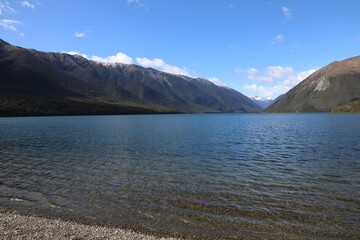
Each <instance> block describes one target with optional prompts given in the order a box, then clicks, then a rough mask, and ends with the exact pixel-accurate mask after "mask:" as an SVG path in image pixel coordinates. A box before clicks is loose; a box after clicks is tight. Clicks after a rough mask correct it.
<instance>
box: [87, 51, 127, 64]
mask: <svg viewBox="0 0 360 240" xmlns="http://www.w3.org/2000/svg"><path fill="white" fill-rule="evenodd" d="M91 60H93V61H96V62H102V63H125V64H132V63H133V60H132V58H131V57H129V56H128V55H126V54H125V53H122V52H118V53H117V54H116V55H114V56H108V57H105V58H102V57H98V56H92V57H91Z"/></svg>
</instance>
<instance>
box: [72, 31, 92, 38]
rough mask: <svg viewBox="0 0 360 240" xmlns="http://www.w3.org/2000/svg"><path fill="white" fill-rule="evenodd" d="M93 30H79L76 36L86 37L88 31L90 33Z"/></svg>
mask: <svg viewBox="0 0 360 240" xmlns="http://www.w3.org/2000/svg"><path fill="white" fill-rule="evenodd" d="M90 32H91V31H89V30H86V31H84V32H79V31H76V32H75V36H76V37H78V38H84V37H85V36H86V35H87V34H88V33H90Z"/></svg>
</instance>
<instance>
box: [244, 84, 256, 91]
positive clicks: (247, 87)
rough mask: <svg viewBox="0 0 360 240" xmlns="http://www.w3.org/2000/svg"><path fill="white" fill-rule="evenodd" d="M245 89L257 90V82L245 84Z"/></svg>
mask: <svg viewBox="0 0 360 240" xmlns="http://www.w3.org/2000/svg"><path fill="white" fill-rule="evenodd" d="M243 89H247V90H257V85H256V84H252V85H245V86H243Z"/></svg>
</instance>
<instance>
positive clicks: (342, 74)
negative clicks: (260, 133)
mask: <svg viewBox="0 0 360 240" xmlns="http://www.w3.org/2000/svg"><path fill="white" fill-rule="evenodd" d="M359 98H360V56H358V57H353V58H349V59H345V60H342V61H336V62H333V63H331V64H329V65H327V66H325V67H323V68H321V69H319V70H318V71H316V72H315V73H313V74H312V75H310V76H309V77H308V78H306V79H305V80H304V81H302V82H301V83H299V84H298V85H297V86H295V87H294V88H292V89H291V90H290V91H289V92H287V93H286V94H284V95H283V96H282V98H281V99H279V100H278V101H277V102H275V103H274V104H272V105H270V106H269V107H268V108H266V109H265V110H264V112H330V111H331V109H333V108H334V107H337V106H340V105H342V104H345V103H347V102H350V101H354V100H357V99H359Z"/></svg>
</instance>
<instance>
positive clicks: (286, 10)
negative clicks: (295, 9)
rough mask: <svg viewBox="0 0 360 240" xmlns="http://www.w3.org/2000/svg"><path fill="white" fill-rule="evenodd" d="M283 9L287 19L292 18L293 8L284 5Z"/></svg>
mask: <svg viewBox="0 0 360 240" xmlns="http://www.w3.org/2000/svg"><path fill="white" fill-rule="evenodd" d="M281 11H282V12H283V14H284V16H285V17H286V19H291V18H292V15H291V10H290V9H289V8H287V7H284V6H283V7H281Z"/></svg>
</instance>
